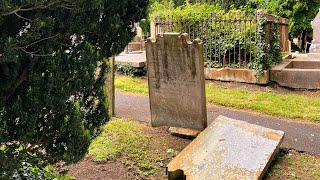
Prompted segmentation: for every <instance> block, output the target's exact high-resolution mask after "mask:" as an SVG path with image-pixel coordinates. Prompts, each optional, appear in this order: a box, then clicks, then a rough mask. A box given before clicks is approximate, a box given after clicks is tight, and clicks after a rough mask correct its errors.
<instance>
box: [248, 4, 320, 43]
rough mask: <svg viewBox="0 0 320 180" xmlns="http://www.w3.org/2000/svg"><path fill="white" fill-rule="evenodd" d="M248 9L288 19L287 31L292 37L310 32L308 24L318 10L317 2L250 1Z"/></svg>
mask: <svg viewBox="0 0 320 180" xmlns="http://www.w3.org/2000/svg"><path fill="white" fill-rule="evenodd" d="M248 8H249V9H263V10H265V11H266V12H268V13H271V14H275V15H278V16H281V17H284V18H288V19H289V31H290V33H291V35H292V36H293V37H298V36H300V33H301V32H302V31H306V32H308V33H311V32H312V28H311V24H310V22H311V21H312V20H313V19H314V18H315V16H316V15H317V13H318V12H319V8H320V1H319V0H250V1H248Z"/></svg>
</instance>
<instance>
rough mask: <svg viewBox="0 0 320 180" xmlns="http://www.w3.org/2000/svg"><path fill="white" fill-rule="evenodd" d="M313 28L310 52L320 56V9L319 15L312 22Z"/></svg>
mask: <svg viewBox="0 0 320 180" xmlns="http://www.w3.org/2000/svg"><path fill="white" fill-rule="evenodd" d="M311 25H312V29H313V40H312V42H311V47H310V50H309V52H310V53H311V55H312V54H314V53H315V54H316V55H317V56H318V55H319V57H320V9H319V12H318V15H317V16H316V17H315V18H314V20H313V21H312V22H311Z"/></svg>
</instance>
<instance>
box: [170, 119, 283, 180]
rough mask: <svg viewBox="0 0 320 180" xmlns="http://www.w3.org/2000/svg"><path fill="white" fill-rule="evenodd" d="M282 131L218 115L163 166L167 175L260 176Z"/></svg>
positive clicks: (198, 179)
mask: <svg viewBox="0 0 320 180" xmlns="http://www.w3.org/2000/svg"><path fill="white" fill-rule="evenodd" d="M283 138H284V132H282V131H276V130H272V129H269V128H265V127H261V126H258V125H254V124H249V123H247V122H244V121H238V120H234V119H230V118H227V117H224V116H219V117H218V118H217V119H216V120H214V121H213V123H212V124H210V125H209V126H208V127H207V128H206V129H205V130H204V131H203V132H201V133H200V135H199V136H198V137H197V138H196V139H195V140H194V141H193V142H192V143H190V144H189V145H188V146H187V147H186V148H185V149H184V150H183V151H182V152H181V153H180V154H178V155H177V156H176V157H175V158H174V159H173V160H172V161H171V162H170V163H169V164H168V166H167V172H168V178H169V179H170V180H171V179H176V178H182V179H183V178H186V179H187V180H206V179H219V180H223V179H225V180H229V179H262V178H263V176H264V174H265V172H266V171H267V169H268V166H269V165H270V163H271V161H272V159H273V157H274V156H275V154H276V153H277V152H278V150H279V147H280V144H281V142H282V140H283Z"/></svg>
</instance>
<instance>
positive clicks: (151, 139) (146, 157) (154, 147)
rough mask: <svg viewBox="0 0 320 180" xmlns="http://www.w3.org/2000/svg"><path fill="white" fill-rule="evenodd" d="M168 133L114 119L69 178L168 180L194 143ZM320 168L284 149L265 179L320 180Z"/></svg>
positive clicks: (319, 161) (317, 161) (315, 160)
mask: <svg viewBox="0 0 320 180" xmlns="http://www.w3.org/2000/svg"><path fill="white" fill-rule="evenodd" d="M167 129H168V128H167V127H159V128H152V127H150V126H149V125H147V124H145V123H142V122H138V121H133V120H130V119H120V118H114V119H112V120H111V121H110V122H109V123H107V124H106V125H105V126H104V127H103V128H102V133H101V135H100V136H99V137H97V138H96V139H95V140H94V141H93V143H92V144H91V146H90V148H89V153H88V155H87V157H86V158H85V160H83V161H82V162H80V163H78V164H75V165H71V166H70V167H68V168H69V172H68V175H70V176H73V177H75V178H76V179H101V180H102V179H104V180H105V179H113V180H116V179H119V180H122V179H157V180H158V179H166V173H165V172H166V169H165V167H166V165H167V164H168V163H169V162H170V161H171V160H172V159H173V158H174V157H175V156H176V155H177V154H178V153H179V152H180V151H181V150H182V149H183V148H185V147H186V146H187V145H188V144H189V143H190V142H191V140H185V139H181V138H177V137H174V136H171V135H170V134H169V133H168V132H167ZM319 168H320V157H319V156H315V155H311V154H308V153H301V152H298V151H295V150H288V149H281V152H280V155H279V156H278V157H277V158H276V159H275V160H274V161H273V163H272V165H271V168H270V169H269V172H268V174H267V175H266V177H265V179H310V180H311V179H319V178H320V171H319Z"/></svg>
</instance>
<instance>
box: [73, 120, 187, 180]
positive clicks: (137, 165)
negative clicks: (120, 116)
mask: <svg viewBox="0 0 320 180" xmlns="http://www.w3.org/2000/svg"><path fill="white" fill-rule="evenodd" d="M119 122H120V121H119ZM121 123H123V122H122V121H121V122H120V123H119V124H121ZM113 125H114V122H113ZM130 125H132V129H137V130H142V132H140V133H142V134H144V135H146V136H148V141H145V140H141V142H143V143H145V144H141V142H138V141H140V140H139V138H138V139H135V141H136V144H139V146H140V145H141V148H139V149H136V147H134V146H131V145H130V146H128V147H124V148H123V149H122V150H121V152H120V153H118V154H117V155H116V158H115V159H113V160H102V159H101V154H100V160H102V161H101V162H100V163H99V162H96V161H95V160H94V156H93V157H90V158H86V159H85V160H83V161H82V162H80V163H78V164H74V165H71V166H69V167H68V169H69V171H68V174H67V175H70V176H74V177H75V178H76V179H81V180H82V179H88V180H89V179H101V180H102V179H112V180H113V179H119V180H120V179H155V180H161V179H167V175H166V166H167V164H168V163H169V162H170V161H171V160H172V159H173V158H174V157H175V156H176V155H178V154H179V152H180V151H182V150H183V149H184V148H185V147H186V146H187V145H188V144H189V143H190V142H191V141H190V140H185V139H180V138H178V137H174V136H171V135H170V134H169V133H168V132H167V130H168V127H159V128H152V127H150V126H148V125H146V124H144V123H137V122H134V123H132V124H130ZM106 126H108V124H107V125H106ZM123 126H128V124H126V123H123ZM112 127H114V126H112ZM104 128H105V127H104ZM118 128H119V129H121V128H123V127H118ZM105 129H108V128H105ZM113 133H114V134H116V135H117V136H118V135H119V136H123V132H122V131H121V130H119V131H114V132H113ZM103 135H105V134H104V133H102V134H101V135H100V136H99V137H98V138H101V137H103ZM107 138H110V137H107ZM118 140H120V141H122V140H124V138H121V139H118ZM106 141H107V139H106V140H105V142H106ZM109 145H111V144H109ZM95 147H97V148H99V147H100V146H97V145H96V146H95ZM110 148H111V149H112V148H114V147H110ZM103 150H107V151H110V149H103ZM137 150H138V151H139V152H137ZM98 151H99V150H98ZM111 151H112V150H111ZM89 153H90V151H89ZM99 153H100V152H99ZM136 155H138V156H140V157H137V156H136ZM106 157H107V156H106ZM98 158H99V157H98Z"/></svg>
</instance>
